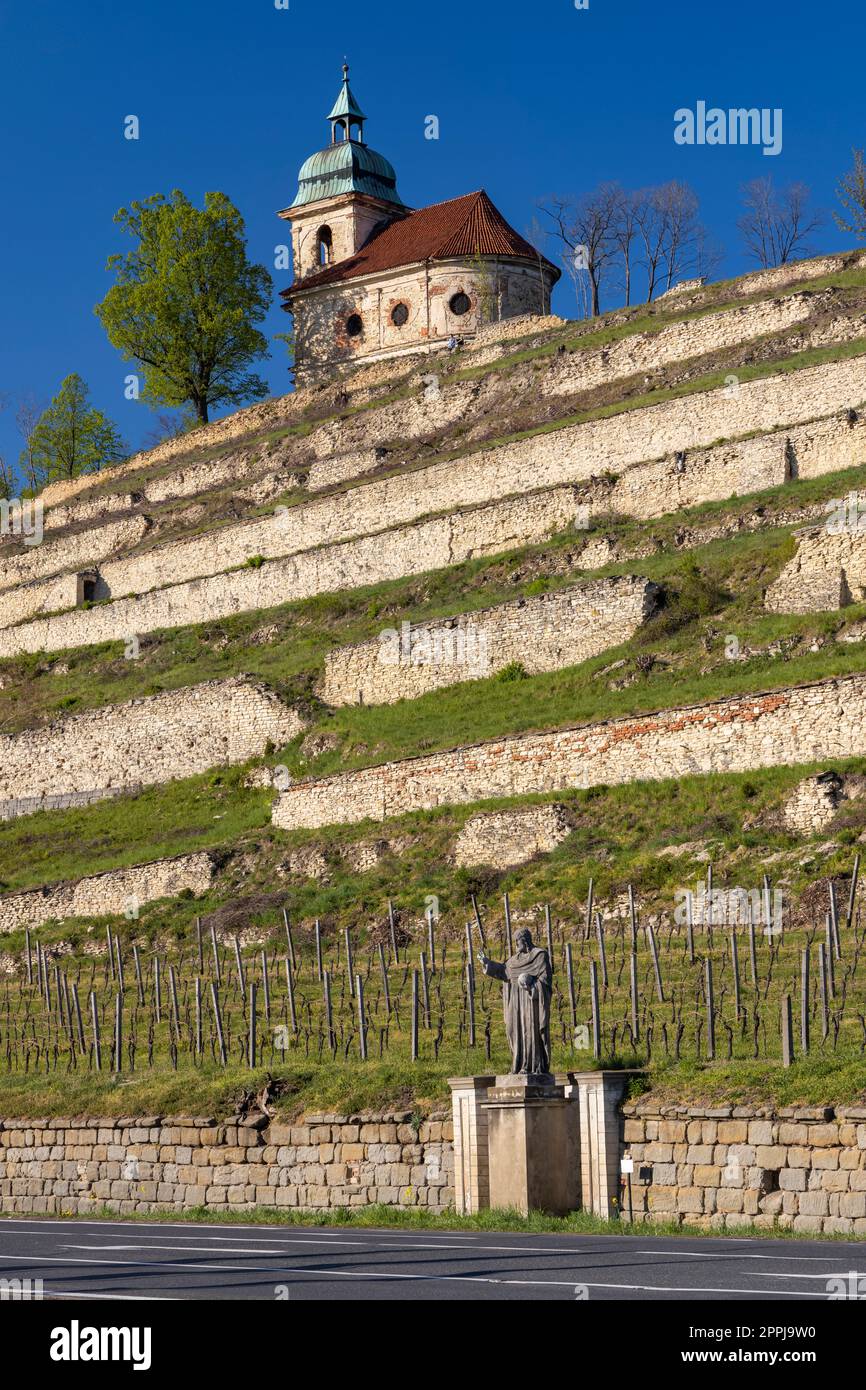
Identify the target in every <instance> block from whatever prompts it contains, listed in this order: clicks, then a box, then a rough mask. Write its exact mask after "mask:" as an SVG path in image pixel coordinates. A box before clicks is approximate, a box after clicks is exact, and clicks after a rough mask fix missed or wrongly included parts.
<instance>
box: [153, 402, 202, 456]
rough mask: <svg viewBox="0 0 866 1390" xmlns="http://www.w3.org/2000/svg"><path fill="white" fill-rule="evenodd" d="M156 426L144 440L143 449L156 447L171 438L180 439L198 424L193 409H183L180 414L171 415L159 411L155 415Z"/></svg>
mask: <svg viewBox="0 0 866 1390" xmlns="http://www.w3.org/2000/svg"><path fill="white" fill-rule="evenodd" d="M154 418H155V421H156V424H155V427H154V428H153V429H152V430H151V431H150V433H149V434H147V435H145V437H144V439H143V440H142V448H143V449H155V448H156V447H157V445H158V444H163V443H165V442H166V440H169V439H180V437H181V435H184V434H186V433H187V432H188V431H189V430H191V429H194V428H195V426H196V425H197V424H198V421H197V420H196V417H195V414H194V412H193V411H191V410H182V411H181V412H180V414H179V415H169V414H168V413H167V412H166V413H157V414H156V415H155V417H154Z"/></svg>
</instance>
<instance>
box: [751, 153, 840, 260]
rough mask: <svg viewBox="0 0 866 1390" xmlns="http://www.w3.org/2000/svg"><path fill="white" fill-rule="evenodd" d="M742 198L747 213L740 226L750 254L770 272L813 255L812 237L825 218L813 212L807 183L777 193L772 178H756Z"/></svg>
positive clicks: (790, 186) (791, 186)
mask: <svg viewBox="0 0 866 1390" xmlns="http://www.w3.org/2000/svg"><path fill="white" fill-rule="evenodd" d="M742 197H743V206H744V208H745V212H744V213H743V215H742V217H741V218H739V220H738V222H737V226H738V227H739V229H740V231H741V233H742V235H743V240H744V241H745V244H746V250H747V252H748V254H749V255H750V256H752V257H753V258H754V259H755V260H756V261H757V262H758V264H759V265H761V266H763V267H764V269H765V270H766V269H768V268H769V267H771V266H774V265H784V264H785V263H786V262H787V261H790V260H793V259H794V257H795V256H797V255H800V256H806V255H809V254H810V252H811V249H812V248H811V247H810V246H809V244H808V243H809V237H810V236H811V234H812V232H814V231H815V230H816V228H818V227H820V226H821V225H822V222H823V218H822V217H821V214H820V213H818V212H810V211H809V207H808V204H809V189H808V188H807V187H806V185H805V184H804V183H792V184H789V185H788V187H787V188H783V189H782V190H781V191H780V192H777V191H776V189H775V187H774V186H773V180H772V178H770V177H769V176H768V177H767V178H763V179H752V181H751V183H747V184H745V185H744V186H743V189H742Z"/></svg>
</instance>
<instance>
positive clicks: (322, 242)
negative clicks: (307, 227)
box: [318, 227, 334, 265]
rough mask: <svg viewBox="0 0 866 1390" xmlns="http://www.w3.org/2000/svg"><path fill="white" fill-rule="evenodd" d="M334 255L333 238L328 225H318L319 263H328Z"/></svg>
mask: <svg viewBox="0 0 866 1390" xmlns="http://www.w3.org/2000/svg"><path fill="white" fill-rule="evenodd" d="M333 255H334V239H333V237H332V235H331V229H330V227H320V228H319V231H318V262H319V265H330V263H331V261H332V259H333Z"/></svg>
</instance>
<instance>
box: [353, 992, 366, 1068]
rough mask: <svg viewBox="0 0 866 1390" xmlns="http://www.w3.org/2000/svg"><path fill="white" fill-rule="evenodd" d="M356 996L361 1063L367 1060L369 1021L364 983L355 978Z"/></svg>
mask: <svg viewBox="0 0 866 1390" xmlns="http://www.w3.org/2000/svg"><path fill="white" fill-rule="evenodd" d="M355 996H356V999H357V1003H358V1042H359V1044H360V1048H361V1061H362V1062H366V1060H367V1019H366V1016H365V1014H364V981H363V980H362V979H361V976H360V975H356V976H355Z"/></svg>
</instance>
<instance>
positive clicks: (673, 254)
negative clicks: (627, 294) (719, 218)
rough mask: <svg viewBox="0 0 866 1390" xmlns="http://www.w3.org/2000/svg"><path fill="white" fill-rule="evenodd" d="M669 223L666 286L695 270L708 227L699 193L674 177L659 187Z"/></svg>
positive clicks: (665, 216) (666, 248) (657, 194)
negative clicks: (701, 213) (701, 212)
mask: <svg viewBox="0 0 866 1390" xmlns="http://www.w3.org/2000/svg"><path fill="white" fill-rule="evenodd" d="M656 196H657V198H658V202H659V207H660V209H661V216H662V220H663V222H664V227H665V241H664V257H665V289H668V290H669V289H670V288H671V286H672V285H673V283H674V281H675V280H677V279H679V278H680V277H681V276H683V275H690V274H692V273H694V271H695V269H696V265H697V257H698V248H699V246H700V245H701V244H702V243H703V238H704V228H703V227H702V225H701V223H700V221H699V219H698V199H697V194H696V193H695V192H694V190H693V189H691V188H690V187H689V185H688V184H687V183H679V182H678V181H677V180H673V181H672V182H671V183H663V184H662V185H661V187H660V188H658V189H657V190H656Z"/></svg>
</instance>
